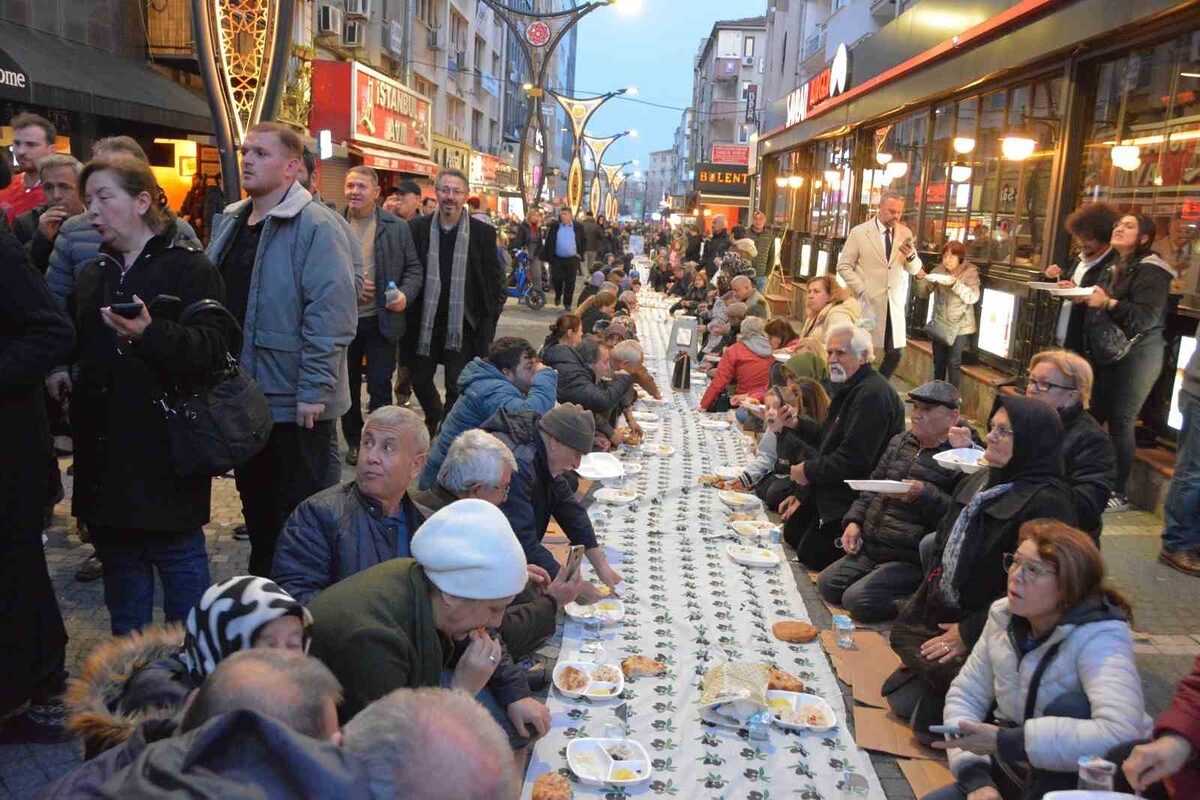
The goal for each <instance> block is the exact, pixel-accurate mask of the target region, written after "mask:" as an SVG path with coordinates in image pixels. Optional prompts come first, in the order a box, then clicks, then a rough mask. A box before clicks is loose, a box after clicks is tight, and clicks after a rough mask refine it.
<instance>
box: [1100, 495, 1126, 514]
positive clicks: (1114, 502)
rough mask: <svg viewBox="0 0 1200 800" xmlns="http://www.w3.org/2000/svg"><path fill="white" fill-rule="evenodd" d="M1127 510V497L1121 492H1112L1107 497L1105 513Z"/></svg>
mask: <svg viewBox="0 0 1200 800" xmlns="http://www.w3.org/2000/svg"><path fill="white" fill-rule="evenodd" d="M1128 510H1129V498H1127V497H1126V496H1125V495H1123V494H1117V493H1115V492H1114V493H1113V494H1112V495H1111V496H1110V497H1109V498H1108V505H1107V506H1105V507H1104V513H1105V514H1115V513H1117V512H1118V511H1128Z"/></svg>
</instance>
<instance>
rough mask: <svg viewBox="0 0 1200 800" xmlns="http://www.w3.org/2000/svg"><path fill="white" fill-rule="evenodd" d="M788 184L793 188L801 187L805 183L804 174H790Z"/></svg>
mask: <svg viewBox="0 0 1200 800" xmlns="http://www.w3.org/2000/svg"><path fill="white" fill-rule="evenodd" d="M787 185H788V186H789V187H790V188H792V189H799V188H800V187H801V186H803V185H804V177H803V176H802V175H789V176H788V179H787Z"/></svg>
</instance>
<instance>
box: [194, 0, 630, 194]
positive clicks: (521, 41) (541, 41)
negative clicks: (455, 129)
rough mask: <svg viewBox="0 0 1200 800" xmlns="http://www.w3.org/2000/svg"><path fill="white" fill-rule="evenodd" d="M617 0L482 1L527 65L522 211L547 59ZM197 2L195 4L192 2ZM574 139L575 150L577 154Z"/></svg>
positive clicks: (538, 190)
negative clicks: (519, 4)
mask: <svg viewBox="0 0 1200 800" xmlns="http://www.w3.org/2000/svg"><path fill="white" fill-rule="evenodd" d="M617 1H618V0H592V2H587V3H582V4H579V5H575V4H572V5H571V6H570V7H567V8H564V9H562V10H559V11H555V10H553V8H551V10H549V11H539V10H538V7H539V6H540V5H552V3H553V0H530V9H529V10H524V9H519V8H513V7H512V6H510V5H507V4H506V3H504V2H501V0H482V2H483V3H484V4H485V5H487V6H488V8H490V9H492V11H494V12H495V13H496V15H497V16H498V17H500V19H502V20H504V24H505V25H507V26H508V29H509V30H510V31H512V34H513V35H512V36H511V37H510V38H509V41H510V42H515V43H517V45H518V46H519V47H520V48H521V50H522V52H524V54H525V60H526V61H528V62H529V68H530V72H531V73H532V74H531V75H530V76H529V77H530V82H529V83H526V84H525V85H524V87H523V88H524V89H525V91H527V92H528V93H529V97H530V100H531V104H530V109H529V113H528V115H527V116H526V119H525V129H524V130H523V131H522V132H521V144H520V147H519V149H518V151H517V185H518V187H519V190H520V192H521V197H522V198H523V199H524V201H525V205H526V207H531V206H532V205H533V204H534V203H535V202H536V201H537V199H538V198H539V197H540V196H541V194H542V185H543V183H544V181H545V180H546V173H547V172H548V170H549V161H550V159H549V154H548V150H549V147H548V143H549V131H548V130H546V126H545V123H544V122H543V121H542V98H543V96H544V95H545V92H546V73H547V71H548V70H549V68H550V58H551V56H553V55H554V50H555V48H557V47H558V44H559V42H561V41H562V39H563V37H564V36H566V35H567V33H568V32H569V31H570V30H571V28H573V27H574V26H575V25H576V24H577V23H578V22H579V21H580V20H581V19H583V18H584V17H585V16H587V15H588V14H590V13H591V12H593V11H595V10H596V9H597V8H601V7H603V6H611V5H614V4H615V3H617ZM193 2H197V0H193ZM537 133H541V134H542V139H543V144H542V164H541V166H542V169H541V172H540V173H539V174H538V176H537V180H536V181H535V182H534V183H535V185H534V186H533V187H532V191H530V188H531V187H530V186H529V185H528V184H527V183H526V180H525V162H526V161H527V160H528V149H529V145H530V137H531V136H536V134H537ZM578 139H579V137H578V135H576V136H575V140H576V142H575V149H576V151H578V149H579V143H578Z"/></svg>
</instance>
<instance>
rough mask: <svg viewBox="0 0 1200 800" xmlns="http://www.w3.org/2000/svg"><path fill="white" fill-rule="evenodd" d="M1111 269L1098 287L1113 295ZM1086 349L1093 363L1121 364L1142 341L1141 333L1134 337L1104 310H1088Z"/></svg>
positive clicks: (1084, 317) (1084, 328) (1085, 337)
mask: <svg viewBox="0 0 1200 800" xmlns="http://www.w3.org/2000/svg"><path fill="white" fill-rule="evenodd" d="M1111 280H1112V271H1111V269H1105V270H1104V274H1103V275H1101V276H1100V280H1099V281H1097V283H1096V285H1097V286H1101V287H1102V288H1103V289H1104V290H1105V291H1106V292H1108V293H1109V295H1111V294H1112V288H1111V286H1110V282H1111ZM1083 330H1084V342H1083V346H1084V349H1085V350H1086V351H1087V356H1088V358H1089V359H1090V360H1091V361H1092V363H1094V364H1096V365H1098V366H1101V367H1108V366H1112V365H1113V364H1118V363H1120V362H1121V361H1122V360H1123V359H1124V358H1125V356H1127V355H1129V351H1130V350H1132V349H1133V346H1134V345H1135V344H1137V343H1138V342H1139V341H1141V339H1142V334H1141V332H1135V333H1134V334H1133V335H1132V336H1130V335H1129V334H1128V333H1126V332H1125V330H1124V329H1123V328H1122V327H1121V326H1120V325H1118V324H1117V323H1116V322H1115V321H1114V320H1113V318H1112V317H1111V316H1109V314H1108V311H1107V310H1106V309H1103V308H1088V309H1087V311H1086V312H1085V313H1084V316H1083Z"/></svg>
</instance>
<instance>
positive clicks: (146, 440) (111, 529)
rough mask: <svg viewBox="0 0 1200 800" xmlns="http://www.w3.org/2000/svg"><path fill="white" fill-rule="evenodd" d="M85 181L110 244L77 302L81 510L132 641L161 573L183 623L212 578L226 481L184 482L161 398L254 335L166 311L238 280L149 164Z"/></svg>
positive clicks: (173, 616)
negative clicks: (213, 498) (214, 514)
mask: <svg viewBox="0 0 1200 800" xmlns="http://www.w3.org/2000/svg"><path fill="white" fill-rule="evenodd" d="M80 184H81V185H82V186H83V187H84V188H83V192H84V204H85V206H86V207H87V213H88V216H89V217H90V220H91V224H92V227H93V228H94V229H95V230H96V232H97V233H99V234H100V240H101V243H102V244H101V247H100V255H99V256H98V257H97V258H96V259H94V260H92V261H90V262H88V263H86V264H85V265H84V266H83V268H82V271H81V273H80V275H79V278H78V280H77V282H76V285H75V292H74V294H73V295H72V297H71V300H70V307H71V313H72V315H73V317H74V321H75V327H76V330H77V331H78V338H77V340H76V348H75V354H74V363H73V365H72V370H73V373H74V374H75V376H76V377H75V389H74V395H73V398H72V402H71V424H72V428H73V430H74V431H75V436H76V439H75V486H74V494H73V497H72V501H71V502H72V512H71V513H72V514H73V515H74V516H76V517H79V518H80V519H81V520H83V521H84V522H86V523H87V525H88V528H89V529H90V530H91V532H92V541H93V543H94V544H95V546H96V554H97V555H98V556H99V558H100V561H101V562H102V563H103V565H104V602H105V604H106V605H107V606H108V611H109V615H110V616H111V620H112V632H113V634H115V635H122V634H126V633H129V632H131V631H135V630H138V629H140V628H142V627H144V626H146V625H148V624H149V623H150V620H151V611H152V608H153V603H154V570H156V569H157V570H158V574H159V578H160V580H161V581H162V585H163V611H164V612H165V615H166V619H167V621H168V622H172V621H176V620H180V621H181V620H183V618H184V617H185V615H186V614H187V612H188V610H189V609H190V608H191V607H192V606H194V605H195V604H196V603H197V602H198V601H199V600H200V597H201V595H202V594H203V593H204V590H205V589H207V588H208V585H209V583H210V582H211V581H210V579H209V573H208V555H207V553H206V551H205V547H204V533H203V531H201V529H200V528H201V526H202V525H204V524H205V523H206V522H208V520H209V496H210V494H211V490H212V480H211V479H210V478H207V477H201V478H179V477H176V476H175V475H174V474H173V472H172V469H171V460H170V455H169V447H168V436H167V422H166V417H165V415H164V413H163V410H162V407H161V404H160V400H161V398H162V395H163V392H164V391H169V390H171V389H173V388H174V387H175V386H177V385H178V384H180V383H185V384H186V383H188V382H189V381H196V382H199V381H201V380H203V379H204V378H205V376H207V375H208V374H209V373H211V372H213V371H215V370H218V369H221V368H222V367H223V366H224V364H225V354H226V353H227V352H234V353H236V352H237V350H238V348H239V346H240V338H241V335H240V332H239V331H238V328H237V324H236V323H235V322H233V321H232V319H231V318H222V317H221V316H218V315H216V314H200V315H198V316H197V318H196V320H195V322H194V323H191V324H188V325H181V324H179V323H178V322H176V321H174V320H172V319H167V318H165V317H164V316H163V315H162V314H159V315H157V316H156V315H155V313H152V301H153V300H154V299H155V298H157V297H159V296H162V295H166V296H170V297H173V298H178V300H179V302H178V303H174V302H173V301H172V302H171V305H174V306H175V307H176V309H178V308H186V307H187V306H189V305H190V304H192V303H194V302H196V301H198V300H205V299H212V300H217V301H223V300H224V299H225V286H224V283H223V282H222V280H221V275H220V274H219V273H218V272H217V270H216V268H215V267H213V265H212V264H211V263H209V261H208V259H207V258H205V256H204V253H203V252H202V251H200V250H198V249H195V248H194V247H193V246H190V245H187V244H184V243H182V242H180V241H179V239H178V238H177V234H176V228H175V220H174V215H173V214H172V213H171V211H170V210H169V209H167V208H165V207H163V205H161V204H160V200H159V197H160V195H161V193H160V191H159V187H158V182H157V181H156V180H155V178H154V174H153V173H152V172H151V171H150V167H149V166H148V165H146V164H145V163H143V162H141V161H137V160H136V159H133V158H129V157H124V156H117V157H113V158H102V159H97V160H95V161H92V162H91V163H90V164H88V165H87V166H86V167H85V168H84V170H83V174H82V176H81V178H80ZM163 306H165V303H160V305H159V306H158V308H161V307H163Z"/></svg>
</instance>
